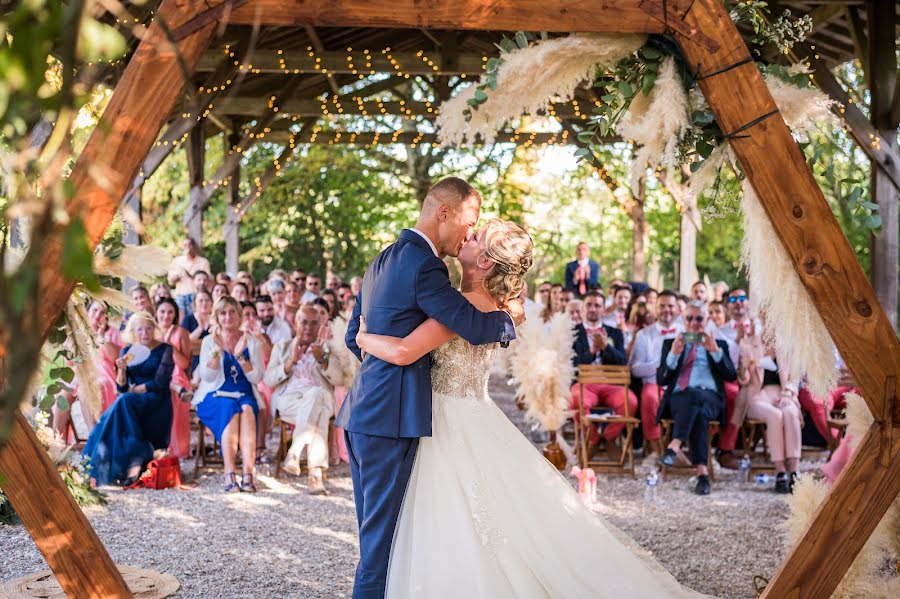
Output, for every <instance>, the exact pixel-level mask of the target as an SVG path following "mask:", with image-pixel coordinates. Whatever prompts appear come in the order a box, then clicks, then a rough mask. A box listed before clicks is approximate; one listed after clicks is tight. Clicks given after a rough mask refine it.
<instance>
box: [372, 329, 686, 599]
mask: <svg viewBox="0 0 900 599" xmlns="http://www.w3.org/2000/svg"><path fill="white" fill-rule="evenodd" d="M496 348H497V345H496V344H492V345H477V346H473V345H470V344H469V343H467V342H466V341H464V340H462V339H459V338H457V339H454V340H453V341H451V342H450V343H448V344H446V345H444V346H442V347H441V348H439V349H438V350H436V351H435V354H434V356H435V364H434V366H433V369H432V386H433V389H434V394H433V424H432V427H433V433H432V434H433V436H432V437H426V438H423V439H421V440H420V443H419V448H418V453H417V455H416V461H415V465H414V467H413V471H412V476H411V478H410V481H409V486H408V488H407V491H406V496H405V498H404V501H403V507H402V509H401V512H400V518H399V520H398V522H397V528H396V530H395V533H394V542H393V547H392V549H391V560H390V566H389V570H388V580H387V592H386V597H389V598H392V599H394V598H397V599H399V598H407V597H421V598H428V599H435V598H448V599H449V598H457V597H459V598H466V599H473V598H476V597H480V598H484V599H502V598H554V599H562V598H565V599H580V598H595V597H610V598H616V599H622V598H628V597H633V598H641V599H650V598H670V597H702V596H703V595H700V594H699V593H695V592H694V591H691V590H690V589H687V588H685V587H683V586H681V585H680V584H679V583H678V582H677V581H676V580H675V579H674V578H673V577H672V576H671V575H670V574H669V573H668V572H666V571H665V570H664V569H663V568H662V567H661V566H660V565H659V564H658V563H657V562H656V561H655V560H654V559H653V558H652V557H651V556H650V555H649V554H648V553H647V552H646V551H644V550H642V549H641V548H640V547H639V546H638V545H637V543H635V542H634V541H632V540H631V539H630V538H628V537H627V536H626V535H624V534H623V533H622V532H620V531H619V530H618V529H616V528H615V527H613V526H612V525H610V524H609V523H607V522H605V521H604V520H603V519H602V518H601V517H600V516H599V515H597V514H595V513H593V512H592V511H591V510H589V509H588V508H587V507H585V506H584V504H582V502H581V500H580V499H579V497H578V495H577V493H576V492H575V490H574V489H573V488H572V486H571V485H570V484H569V482H568V481H567V480H566V479H565V478H564V477H563V476H562V475H561V474H560V473H559V472H558V471H557V470H556V468H554V467H553V466H552V465H551V464H550V463H549V462H547V461H546V460H545V459H544V458H543V456H542V455H541V454H540V453H539V452H538V451H537V449H536V448H535V447H534V446H533V445H532V444H531V443H530V442H529V441H528V440H527V439H526V438H525V437H524V436H523V435H522V434H521V433H520V432H519V430H518V429H517V428H516V427H515V425H513V424H512V423H511V422H510V421H509V419H508V418H507V417H506V415H505V414H504V413H503V412H502V411H501V410H500V409H499V408H498V407H497V406H496V404H494V402H493V401H492V400H491V399H490V397H489V396H488V392H487V383H488V376H489V374H490V370H491V364H492V362H493V357H494V353H495V351H496Z"/></svg>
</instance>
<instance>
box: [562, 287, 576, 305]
mask: <svg viewBox="0 0 900 599" xmlns="http://www.w3.org/2000/svg"><path fill="white" fill-rule="evenodd" d="M573 299H575V292H573V291H571V290H570V289H563V290H562V296H561V297H560V301H561V302H562V304H563V306H568V305H569V302H571V301H572V300H573Z"/></svg>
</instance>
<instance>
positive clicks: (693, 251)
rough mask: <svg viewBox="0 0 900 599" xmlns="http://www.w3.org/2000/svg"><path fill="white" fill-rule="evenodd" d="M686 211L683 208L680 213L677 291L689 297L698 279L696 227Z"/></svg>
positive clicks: (686, 209)
mask: <svg viewBox="0 0 900 599" xmlns="http://www.w3.org/2000/svg"><path fill="white" fill-rule="evenodd" d="M688 210H689V207H688V206H685V207H684V211H683V212H682V213H681V223H680V227H681V229H680V232H681V235H680V240H681V243H680V244H679V246H680V247H679V250H678V291H680V292H681V293H683V294H685V295H690V293H691V285H693V284H694V282H695V281H697V280H698V279H699V278H700V274H699V273H698V272H697V226H696V225H695V224H694V221H693V219H692V218H691V215H690V214H689V212H688ZM694 210H696V206H695V207H694Z"/></svg>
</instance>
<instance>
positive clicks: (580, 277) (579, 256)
mask: <svg viewBox="0 0 900 599" xmlns="http://www.w3.org/2000/svg"><path fill="white" fill-rule="evenodd" d="M575 256H576V257H575V260H573V261H572V262H569V263H568V264H566V289H568V290H569V291H571V292H572V293H575V294H577V295H578V297H584V296H585V294H586V293H587V292H588V291H590V289H591V287H595V286H599V285H600V265H599V264H597V263H596V262H594V261H593V260H591V248H590V247H588V244H586V243H585V242H583V241H582V242H580V243H579V244H578V245H577V246H576V248H575Z"/></svg>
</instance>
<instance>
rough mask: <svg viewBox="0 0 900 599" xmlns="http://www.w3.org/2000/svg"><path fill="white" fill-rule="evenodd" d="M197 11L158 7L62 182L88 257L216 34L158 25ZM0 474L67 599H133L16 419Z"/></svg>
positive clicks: (56, 252) (46, 300)
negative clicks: (180, 35) (172, 37)
mask: <svg viewBox="0 0 900 599" xmlns="http://www.w3.org/2000/svg"><path fill="white" fill-rule="evenodd" d="M205 8H206V6H205V4H202V3H196V2H183V1H180V0H178V1H174V0H164V1H163V2H162V4H161V5H160V6H159V9H158V10H157V13H156V22H155V23H153V24H152V25H151V26H150V28H149V29H148V31H147V33H146V35H145V36H144V39H143V40H142V41H141V43H140V45H139V46H138V48H137V50H136V51H135V53H134V55H133V56H132V58H131V60H130V61H129V64H128V67H127V68H126V69H125V73H124V74H123V76H122V78H121V80H120V81H119V85H118V86H117V88H116V91H115V93H114V94H113V96H112V98H111V99H110V101H109V103H108V104H107V107H106V110H105V111H104V112H103V115H102V117H101V118H100V122H99V124H98V125H97V127H96V128H95V130H94V132H93V133H92V135H91V137H90V139H89V140H88V142H87V145H86V146H85V148H84V150H83V151H82V153H81V155H80V156H79V158H78V160H77V162H76V163H75V166H74V167H73V169H72V174H71V175H70V176H69V181H70V183H71V184H72V189H74V190H75V196H74V197H73V199H72V200H71V202H70V203H69V205H68V206H67V211H68V212H69V214H72V215H75V214H79V215H82V216H83V217H84V224H85V229H86V231H87V235H88V243H89V244H90V246H91V247H94V246H96V245H97V243H98V242H99V241H100V239H101V238H102V236H103V234H104V232H105V231H106V229H107V227H108V226H109V223H110V222H112V219H113V216H114V215H115V213H116V210H118V209H119V205H120V202H121V199H122V197H123V196H124V195H125V192H126V191H127V190H128V188H129V186H130V185H131V183H132V181H133V180H134V177H135V176H136V175H137V171H138V168H139V166H140V163H141V160H142V159H143V157H144V156H145V155H146V154H147V152H148V151H149V150H150V147H151V145H152V144H153V142H154V140H155V139H156V136H157V135H158V134H159V130H160V129H161V128H162V125H163V122H164V121H165V119H166V118H167V117H168V116H169V114H170V113H171V111H172V108H173V107H174V106H175V102H176V101H177V99H178V96H179V94H180V93H181V90H182V86H183V83H184V79H183V77H182V74H183V71H182V66H186V67H187V69H188V70H190V69H191V68H193V65H194V64H196V62H197V60H198V59H199V57H200V54H201V53H202V52H203V50H204V49H205V48H206V46H207V45H208V44H209V41H210V39H211V38H212V34H213V32H214V24H212V23H210V24H209V25H208V26H205V27H203V28H201V29H199V30H198V31H196V32H195V33H193V34H191V35H189V36H186V37H185V38H184V39H182V40H180V41H179V42H178V43H177V46H176V47H173V45H172V43H171V42H170V41H169V38H168V36H167V35H166V34H165V33H164V32H163V30H162V28H161V27H160V26H159V22H161V21H163V20H164V21H165V22H166V23H167V24H168V25H169V26H170V27H172V26H177V25H180V24H181V23H184V22H186V21H187V20H189V19H191V18H192V17H193V16H195V15H196V14H197V13H198V12H200V11H201V10H203V9H205ZM177 53H180V56H181V60H180V61H179V60H178V57H177ZM62 247H63V244H62V230H58V231H56V232H55V234H54V236H53V237H52V238H51V239H49V240H48V242H47V244H46V247H45V251H44V253H43V255H42V269H41V273H40V279H39V281H40V282H39V286H40V292H39V293H40V298H41V304H40V305H39V306H37V307H35V312H36V317H37V318H38V319H39V320H38V322H39V323H40V325H39V326H40V329H41V336H42V337H44V338H45V337H46V336H47V334H48V333H49V331H50V327H51V326H52V325H53V323H54V322H55V321H56V318H57V317H58V316H59V313H60V311H61V310H62V308H63V306H64V305H65V303H66V301H68V298H69V297H70V296H71V294H72V290H73V289H74V287H75V284H74V282H72V281H69V280H67V279H66V278H65V277H62V276H60V266H59V265H60V264H61V263H62ZM30 317H34V316H30ZM0 353H2V352H0ZM21 375H22V373H20V376H21ZM0 472H2V473H3V474H4V476H5V477H6V478H7V480H6V482H5V483H4V488H3V489H4V492H5V493H7V494H8V495H9V497H10V500H11V501H12V503H13V505H14V506H15V508H16V511H17V512H18V513H19V515H20V517H21V518H22V523H23V524H24V525H25V527H26V528H27V529H28V532H29V534H31V536H32V538H33V539H34V541H35V544H36V545H37V547H38V549H39V550H40V551H41V554H42V555H43V556H44V559H45V560H47V563H48V565H49V566H50V569H51V570H52V571H53V573H54V574H55V575H56V578H57V580H58V581H59V583H60V585H61V586H62V589H63V591H65V593H66V594H67V595H68V596H69V597H78V598H79V599H80V598H82V597H85V598H94V597H96V598H101V597H102V598H109V597H130V596H131V593H130V591H129V590H128V588H127V586H126V585H125V581H124V580H123V579H122V576H121V575H120V574H119V572H118V570H117V569H116V567H115V564H113V562H112V560H111V559H110V557H109V555H108V554H107V552H106V549H105V548H104V547H103V544H102V543H100V540H99V539H98V538H97V536H96V534H93V531H92V529H91V525H90V522H88V520H87V518H86V517H85V515H84V513H83V512H82V511H81V509H80V508H78V506H77V505H75V503H74V500H73V499H72V498H71V496H70V494H69V490H68V489H67V488H66V485H65V483H64V482H63V480H62V479H61V478H60V476H59V474H58V473H57V472H56V468H55V467H53V465H52V464H51V463H50V460H49V458H48V456H47V454H46V451H45V450H44V448H43V447H41V445H40V444H39V443H38V441H37V439H36V438H35V436H34V433H33V432H32V431H31V427H30V426H29V425H28V423H27V422H26V421H25V419H24V418H23V417H22V416H21V415H19V416H17V418H16V423H15V428H14V431H13V435H12V438H11V439H10V440H9V443H8V444H7V445H6V447H5V448H4V449H3V450H2V451H0Z"/></svg>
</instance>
